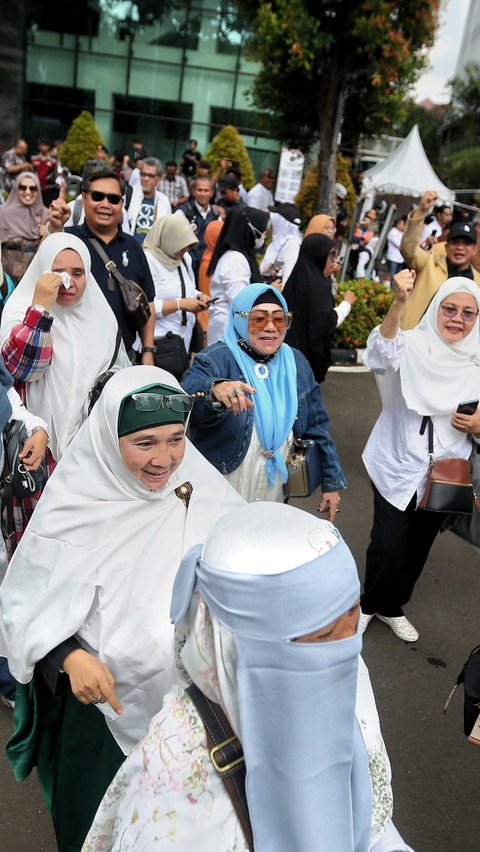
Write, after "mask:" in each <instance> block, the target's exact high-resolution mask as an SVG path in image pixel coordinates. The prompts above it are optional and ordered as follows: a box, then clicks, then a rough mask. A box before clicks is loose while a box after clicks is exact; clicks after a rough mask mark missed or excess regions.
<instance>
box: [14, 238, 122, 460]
mask: <svg viewBox="0 0 480 852" xmlns="http://www.w3.org/2000/svg"><path fill="white" fill-rule="evenodd" d="M117 334H118V325H117V321H116V319H115V316H114V315H113V313H112V310H111V309H110V307H109V305H108V304H107V302H106V300H105V297H104V296H103V294H102V292H101V290H100V288H99V286H98V284H97V282H96V280H95V278H94V277H93V275H92V273H91V269H90V254H89V251H88V249H87V248H86V246H85V244H84V243H83V242H82V240H80V239H79V238H78V237H75V236H73V235H72V234H66V233H61V234H51V235H50V236H48V237H46V239H45V240H44V241H43V242H42V244H41V245H40V248H39V250H38V252H37V254H36V255H35V257H34V259H33V260H32V262H31V264H30V266H29V267H28V269H27V271H26V272H25V274H24V276H23V278H22V279H21V281H20V283H19V284H18V286H17V287H16V288H15V291H14V292H13V293H12V295H11V296H10V298H9V299H8V301H7V303H6V305H5V307H4V309H3V313H2V321H1V326H0V345H1V347H2V355H3V358H4V361H5V365H6V367H7V369H8V370H9V371H10V373H11V374H12V375H13V377H14V379H15V382H16V384H17V385H18V384H19V383H21V385H22V388H23V389H24V397H25V399H24V402H25V405H26V406H27V408H28V409H29V410H30V411H32V412H33V413H34V414H37V415H38V416H39V417H42V418H43V420H45V422H46V424H47V428H48V434H49V449H50V451H51V454H52V456H53V459H54V461H55V462H58V461H59V459H60V458H61V456H62V454H63V453H64V452H65V450H66V448H67V446H68V444H69V443H70V441H71V440H72V438H73V436H74V435H75V434H76V432H77V431H78V429H79V427H80V426H81V424H82V423H83V421H84V420H85V418H86V416H87V414H88V405H89V393H90V391H91V389H92V386H93V385H94V383H95V380H96V378H97V376H99V375H100V374H101V373H103V372H104V371H105V370H107V369H108V368H113V367H115V368H117V369H118V368H120V367H126V366H129V364H130V362H129V360H128V358H127V354H126V352H125V348H124V346H123V343H121V342H120V345H118V344H117ZM115 353H117V354H115ZM112 362H113V363H112Z"/></svg>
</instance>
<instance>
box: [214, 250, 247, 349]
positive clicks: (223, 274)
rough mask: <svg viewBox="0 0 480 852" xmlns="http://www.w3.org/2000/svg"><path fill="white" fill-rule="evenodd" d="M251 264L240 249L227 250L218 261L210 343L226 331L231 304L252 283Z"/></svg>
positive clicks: (215, 274) (215, 273)
mask: <svg viewBox="0 0 480 852" xmlns="http://www.w3.org/2000/svg"><path fill="white" fill-rule="evenodd" d="M250 276H251V271H250V265H249V263H248V260H247V259H246V257H244V255H243V254H242V253H241V252H239V251H231V250H230V251H226V252H225V254H223V255H222V256H221V258H220V260H219V261H218V263H217V265H216V267H215V272H214V273H213V275H212V280H211V283H210V297H211V298H212V299H217V300H218V301H216V302H214V303H213V305H211V306H210V308H209V309H208V314H209V316H208V329H207V340H208V345H209V346H210V344H212V343H216V342H217V340H219V338H220V337H221V336H222V334H223V332H224V331H225V327H226V325H227V321H228V314H229V312H230V305H231V303H232V301H233V299H234V298H235V296H236V295H237V293H240V291H241V290H243V288H244V287H247V286H248V284H250Z"/></svg>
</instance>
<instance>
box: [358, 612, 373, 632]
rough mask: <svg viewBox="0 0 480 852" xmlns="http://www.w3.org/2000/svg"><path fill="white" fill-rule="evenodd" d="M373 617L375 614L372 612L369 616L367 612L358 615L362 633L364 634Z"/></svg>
mask: <svg viewBox="0 0 480 852" xmlns="http://www.w3.org/2000/svg"><path fill="white" fill-rule="evenodd" d="M374 615H375V613H374V612H372V613H371V615H369V614H368V613H367V612H362V613H361V615H360V625H361V629H362V633H365V630H366V629H367V627H368V625H369V624H370V622H371V620H372V618H373V616H374Z"/></svg>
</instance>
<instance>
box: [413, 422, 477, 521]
mask: <svg viewBox="0 0 480 852" xmlns="http://www.w3.org/2000/svg"><path fill="white" fill-rule="evenodd" d="M427 423H428V454H429V456H430V467H429V472H428V482H427V487H426V489H425V493H424V495H423V497H422V499H421V501H420V503H419V506H418V508H419V509H426V510H427V511H429V512H450V513H452V514H460V515H471V514H472V511H473V487H472V465H471V462H470V460H469V459H460V458H447V459H438V461H434V458H433V423H432V421H431V418H430V417H424V418H423V421H422V426H421V429H420V434H423V432H424V431H425V426H426V424H427Z"/></svg>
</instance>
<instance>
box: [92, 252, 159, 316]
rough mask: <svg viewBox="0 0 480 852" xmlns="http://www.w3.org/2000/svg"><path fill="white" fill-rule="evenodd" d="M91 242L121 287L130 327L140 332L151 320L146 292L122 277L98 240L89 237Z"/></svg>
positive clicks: (133, 282)
mask: <svg viewBox="0 0 480 852" xmlns="http://www.w3.org/2000/svg"><path fill="white" fill-rule="evenodd" d="M89 241H90V242H91V244H92V246H93V247H94V249H95V251H96V252H97V254H98V255H100V257H101V259H102V261H103V263H104V265H105V269H106V270H107V272H108V274H109V275H112V276H113V277H114V278H115V280H116V282H117V284H118V286H119V289H120V293H121V296H122V299H123V305H124V308H125V313H126V315H127V319H128V322H129V325H130V327H131V328H132V329H133V330H134V331H140V329H142V328H143V326H144V325H145V324H146V323H147V322H148V320H149V319H150V305H149V302H148V299H147V297H146V295H145V293H144V291H143V290H142V288H141V287H140V284H137V283H136V282H135V281H132V280H131V279H130V278H125V276H124V275H122V273H121V272H120V270H119V269H118V267H117V264H116V263H115V261H114V260H110V258H109V256H108V254H107V253H106V251H105V250H104V248H103V247H102V246H101V245H100V243H99V242H98V240H96V239H94V238H93V237H89ZM112 289H113V288H112Z"/></svg>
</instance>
